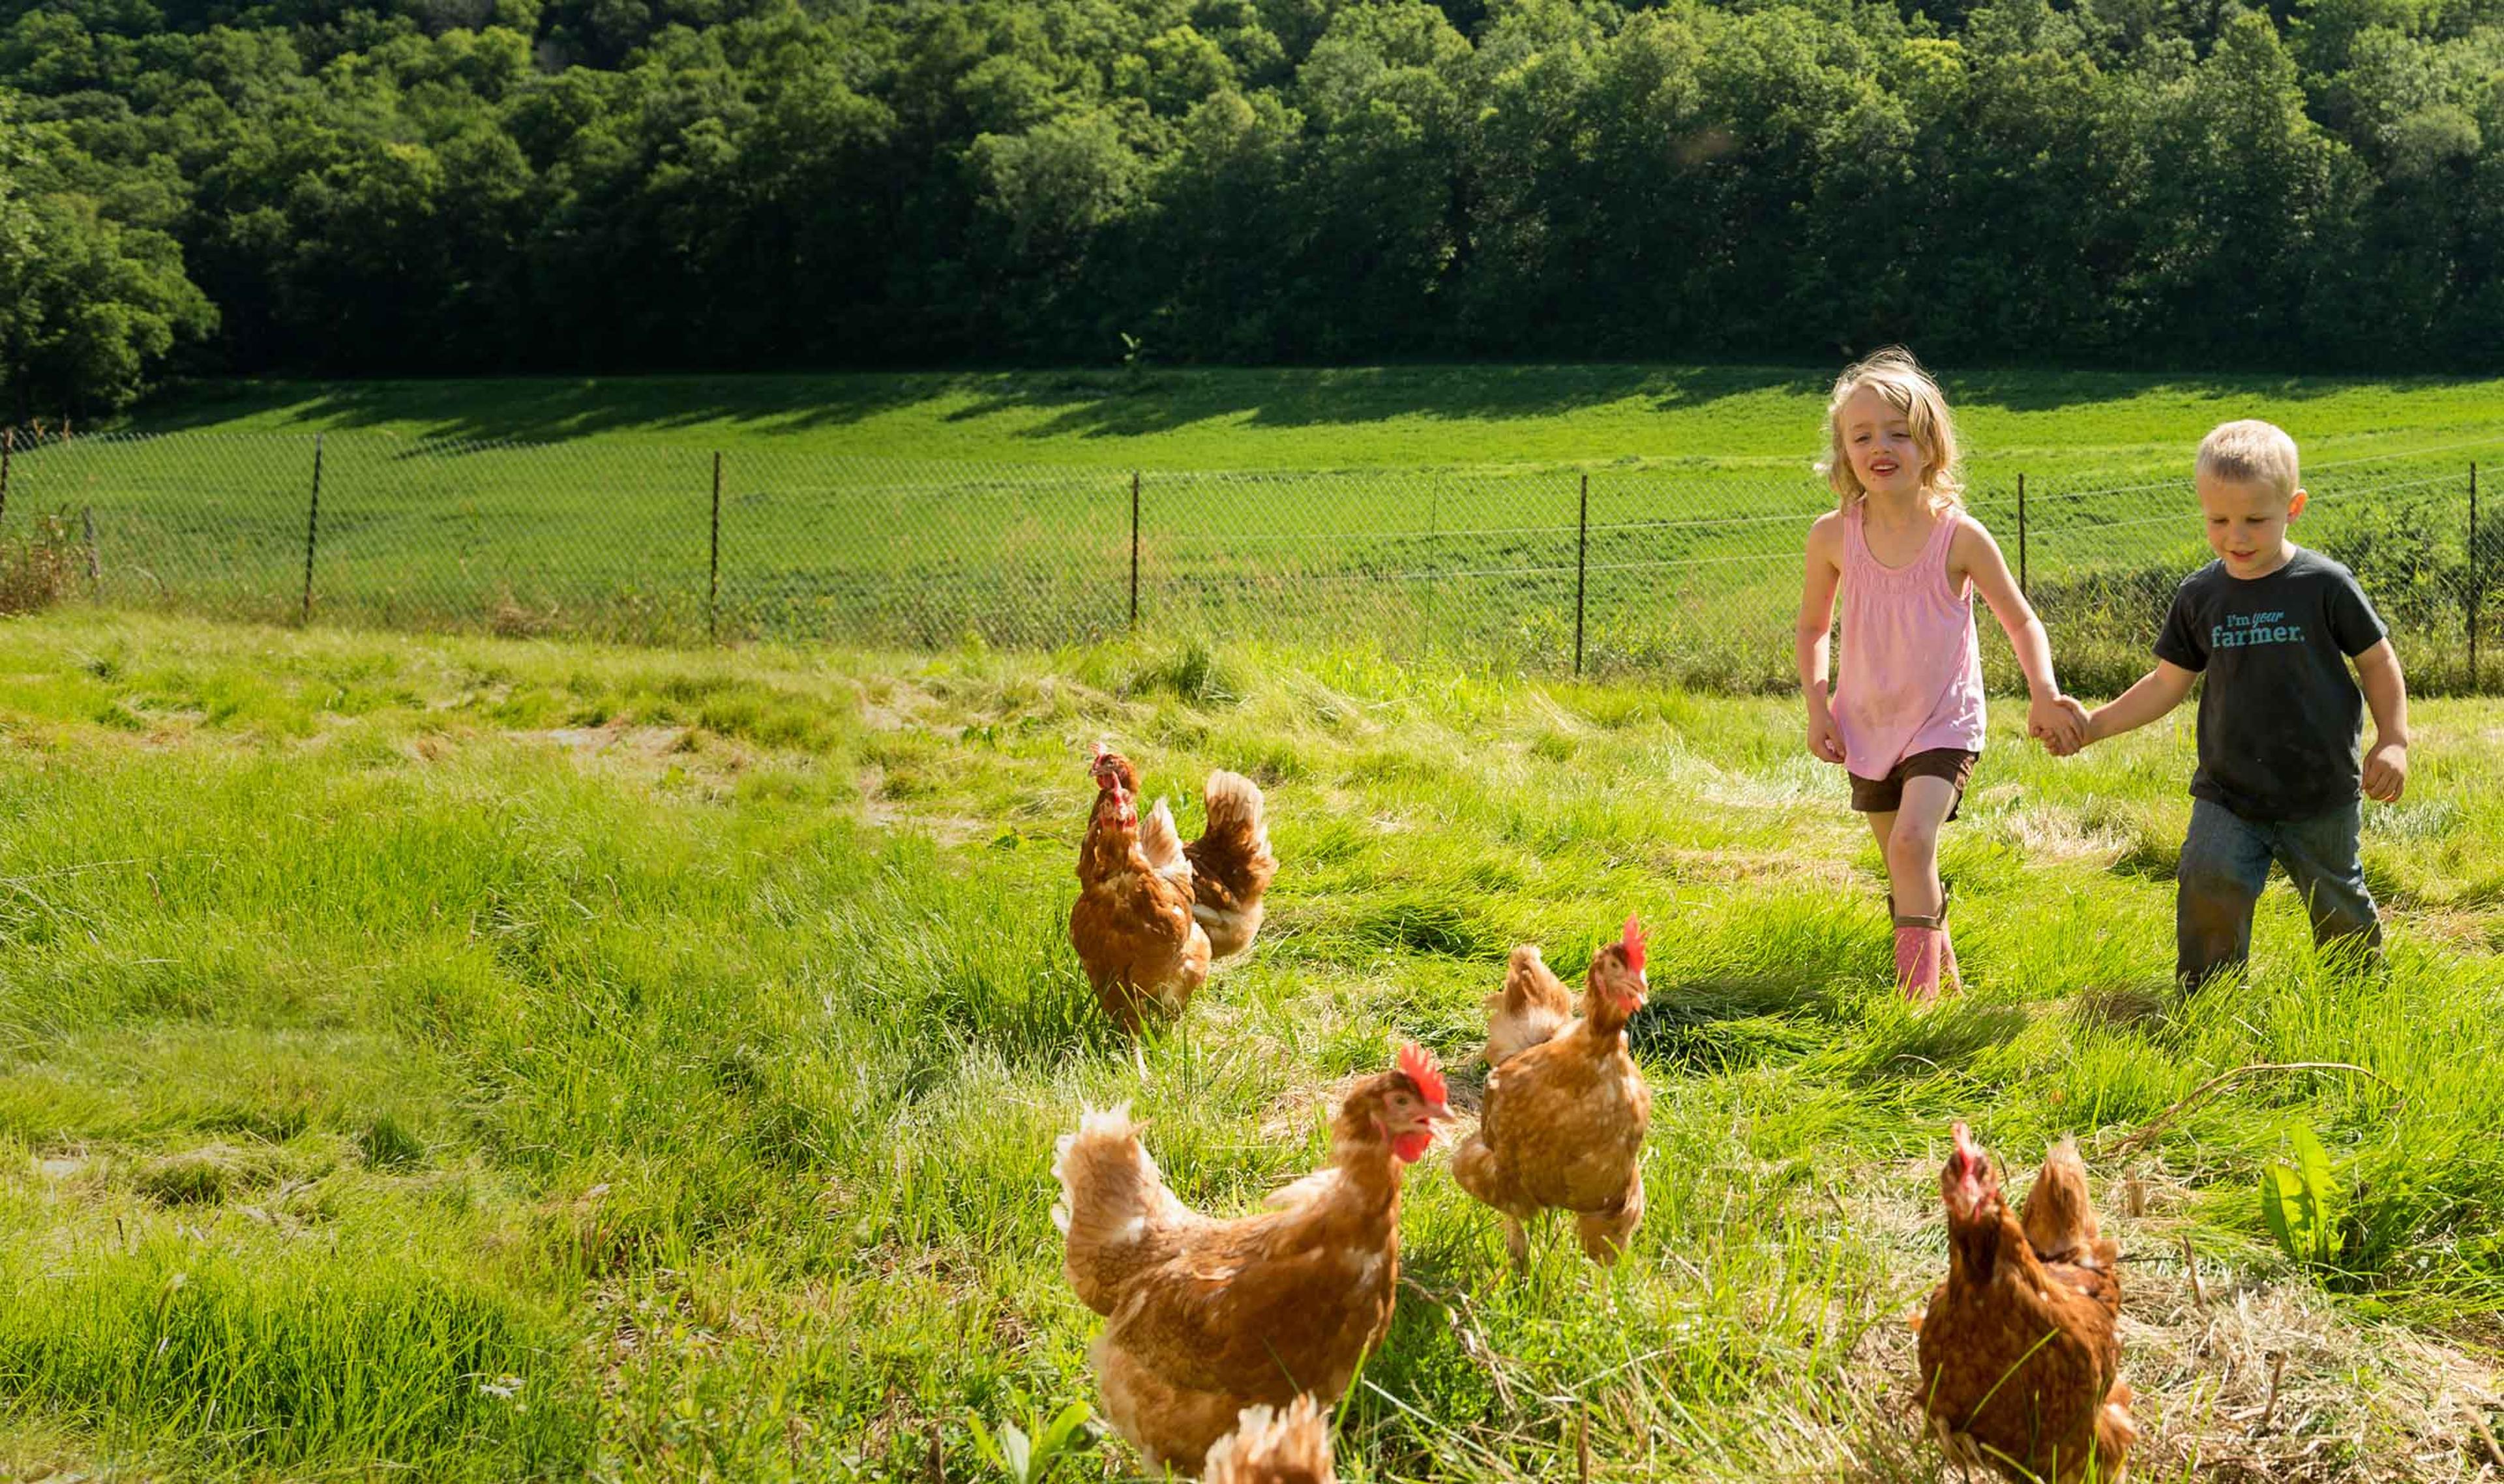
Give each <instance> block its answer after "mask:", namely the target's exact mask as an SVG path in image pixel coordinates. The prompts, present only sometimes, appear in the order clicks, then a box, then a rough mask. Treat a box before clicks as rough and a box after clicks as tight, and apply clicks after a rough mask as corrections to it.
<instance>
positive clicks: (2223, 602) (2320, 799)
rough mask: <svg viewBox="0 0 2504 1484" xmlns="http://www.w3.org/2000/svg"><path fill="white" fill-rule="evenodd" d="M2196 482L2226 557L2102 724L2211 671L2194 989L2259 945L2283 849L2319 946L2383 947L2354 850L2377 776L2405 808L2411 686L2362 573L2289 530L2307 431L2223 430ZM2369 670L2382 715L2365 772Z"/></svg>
mask: <svg viewBox="0 0 2504 1484" xmlns="http://www.w3.org/2000/svg"><path fill="white" fill-rule="evenodd" d="M2197 481H2198V488H2199V494H2200V508H2201V511H2202V513H2203V514H2204V515H2206V517H2207V524H2208V547H2209V549H2210V550H2212V551H2214V552H2216V554H2217V560H2216V561H2214V562H2211V563H2209V564H2208V566H2207V567H2204V568H2202V569H2200V570H2199V571H2197V572H2194V573H2192V574H2191V576H2190V577H2188V578H2186V579H2185V580H2184V581H2183V583H2182V586H2181V587H2180V588H2178V589H2176V590H2175V592H2174V608H2173V611H2172V612H2171V613H2169V614H2168V615H2167V616H2166V620H2165V632H2164V633H2163V634H2162V635H2161V636H2159V637H2158V638H2157V640H2156V668H2155V669H2154V670H2152V671H2149V672H2148V673H2147V674H2146V675H2145V676H2144V677H2142V678H2141V679H2140V680H2139V683H2138V684H2136V685H2134V686H2132V687H2131V688H2130V689H2129V690H2128V691H2126V692H2124V693H2123V694H2122V696H2121V697H2120V699H2118V700H2116V701H2114V702H2112V703H2111V704H2110V705H2107V706H2104V707H2098V708H2097V709H2096V710H2095V711H2094V712H2092V713H2090V714H2089V715H2088V716H2087V718H2086V725H2087V734H2086V737H2087V742H2098V741H2101V740H2102V739H2104V738H2107V737H2115V736H2118V735H2120V734H2121V733H2124V732H2127V731H2130V730H2131V729H2133V728H2135V727H2143V726H2145V725H2147V724H2148V723H2149V722H2151V721H2154V720H2155V719H2156V718H2157V717H2159V716H2162V715H2164V714H2165V713H2166V712H2168V711H2170V710H2172V709H2174V707H2176V706H2178V705H2180V704H2181V701H2182V698H2183V697H2184V696H2185V695H2188V694H2189V693H2190V690H2191V682H2192V680H2193V679H2194V678H2195V677H2197V676H2198V675H2199V674H2200V673H2203V672H2206V673H2207V674H2208V688H2207V689H2206V690H2205V691H2204V692H2202V694H2201V697H2200V768H2199V771H2198V772H2197V773H2195V774H2194V775H2192V778H2191V797H2192V801H2193V802H2192V805H2191V829H2190V833H2189V834H2188V835H2187V836H2186V837H2185V838H2184V839H2183V842H2182V863H2181V866H2180V868H2179V869H2178V871H2177V872H2176V874H2175V881H2176V884H2175V896H2174V948H2175V956H2174V976H2175V978H2176V979H2177V980H2178V981H2179V982H2180V983H2181V984H2183V985H2184V986H2185V987H2189V986H2192V985H2196V984H2199V983H2200V982H2201V981H2203V980H2205V979H2207V978H2208V976H2210V975H2212V974H2215V973H2218V972H2219V971H2221V970H2229V969H2235V968H2239V967H2241V966H2242V964H2243V961H2244V960H2245V959H2246V958H2248V957H2249V956H2250V954H2251V945H2252V908H2253V905H2254V904H2255V903H2257V902H2258V901H2259V900H2260V894H2261V887H2262V886H2263V885H2265V884H2266V883H2267V882H2268V880H2269V868H2270V862H2271V861H2272V860H2276V861H2277V862H2278V864H2279V865H2281V866H2283V867H2285V868H2286V875H2287V880H2289V881H2291V882H2292V883H2293V884H2294V886H2295V889H2296V890H2297V891H2298V892H2299V893H2301V894H2302V895H2303V897H2304V901H2305V906H2306V907H2307V908H2308V909H2310V911H2311V912H2312V915H2313V942H2314V943H2316V944H2320V945H2324V946H2327V945H2330V944H2334V943H2341V944H2351V945H2357V946H2361V947H2362V948H2363V949H2365V950H2366V951H2367V952H2369V953H2370V952H2373V951H2376V950H2378V949H2380V948H2381V947H2382V923H2381V921H2380V920H2379V919H2378V918H2377V916H2376V915H2375V912H2374V898H2373V894H2372V893H2371V892H2369V891H2368V890H2366V888H2365V876H2364V871H2363V869H2362V867H2361V866H2360V864H2359V863H2358V861H2357V856H2356V835H2357V830H2358V827H2359V826H2360V825H2361V823H2362V822H2363V818H2362V816H2363V808H2364V807H2363V805H2361V804H2360V803H2359V802H2358V799H2357V795H2358V793H2359V789H2360V785H2361V791H2362V792H2363V794H2364V795H2365V796H2366V797H2368V798H2372V799H2375V800H2378V801H2380V802H2382V803H2385V804H2387V803H2392V802H2394V801H2396V800H2397V799H2398V798H2399V797H2400V790H2401V789H2402V788H2404V787H2406V786H2407V784H2408V778H2409V702H2408V688H2407V686H2406V684H2405V683H2404V682H2403V681H2402V679H2401V677H2400V661H2399V656H2398V655H2396V654H2394V653H2393V652H2392V650H2391V641H2390V639H2389V638H2387V637H2386V636H2387V634H2388V631H2387V630H2385V629H2384V628H2383V627H2382V619H2381V618H2380V617H2379V616H2378V615H2377V614H2376V613H2375V612H2374V605H2373V604H2371V603H2369V602H2367V601H2366V598H2365V594H2364V592H2363V590H2361V589H2360V588H2358V587H2357V586H2356V578H2355V576H2354V575H2353V574H2352V573H2350V572H2349V571H2348V570H2347V569H2346V568H2344V567H2342V566H2340V565H2339V564H2338V563H2336V562H2333V561H2331V560H2330V559H2329V558H2327V557H2324V556H2321V555H2319V554H2317V553H2314V552H2310V551H2306V550H2305V549H2303V548H2302V547H2300V546H2297V545H2296V544H2295V543H2294V542H2292V541H2290V540H2288V539H2287V534H2286V528H2287V525H2288V523H2289V522H2291V521H2293V520H2294V519H2295V518H2296V517H2297V516H2299V515H2301V514H2303V513H2304V502H2305V493H2304V490H2303V488H2302V487H2301V486H2299V485H2298V484H2297V483H2296V453H2295V440H2294V439H2292V438H2290V437H2288V436H2287V435H2286V434H2285V433H2284V432H2283V431H2279V430H2278V428H2275V427H2273V426H2271V425H2270V424H2268V423H2263V422H2258V421H2245V422H2240V423H2227V424H2224V425H2223V426H2221V427H2219V428H2217V429H2216V430H2215V431H2212V432H2210V433H2209V434H2208V437H2207V438H2206V439H2204V440H2203V441H2202V442H2201V444H2200V460H2199V465H2198V468H2197ZM2348 660H2353V661H2354V662H2355V666H2356V678H2355V679H2353V680H2351V679H2350V678H2348V674H2347V664H2346V663H2345V662H2346V661H2348ZM2359 682H2361V683H2362V685H2363V697H2362V700H2363V704H2364V706H2365V707H2372V709H2373V712H2374V746H2373V749H2372V751H2370V752H2368V753H2366V754H2365V755H2364V757H2363V759H2362V766H2361V767H2360V766H2359V759H2358V756H2357V737H2358V733H2359V731H2360V730H2361V728H2360V725H2359V723H2360V717H2359V715H2358V712H2359V711H2360V710H2361V709H2362V708H2363V707H2360V706H2359V704H2358V702H2359V697H2358V694H2357V687H2358V684H2359ZM2073 704H2074V703H2073Z"/></svg>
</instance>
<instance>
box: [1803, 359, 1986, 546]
mask: <svg viewBox="0 0 2504 1484" xmlns="http://www.w3.org/2000/svg"><path fill="white" fill-rule="evenodd" d="M1863 387H1867V388H1870V389H1871V390H1873V391H1875V392H1876V393H1877V394H1878V395H1879V396H1880V397H1885V398H1886V399H1887V402H1888V404H1889V405H1890V406H1893V407H1894V408H1895V410H1896V411H1898V412H1901V413H1902V414H1904V421H1905V422H1907V423H1909V424H1911V425H1912V429H1913V441H1914V442H1916V443H1919V444H1920V445H1922V453H1923V455H1924V465H1925V466H1924V468H1923V470H1922V493H1923V494H1925V495H1928V496H1929V497H1930V511H1931V513H1932V514H1936V513H1937V512H1939V511H1941V510H1945V509H1947V508H1948V507H1949V506H1951V505H1962V504H1964V503H1965V478H1964V470H1963V469H1962V467H1961V464H1962V460H1963V456H1962V455H1961V454H1960V453H1959V452H1958V450H1957V432H1956V419H1955V418H1954V417H1952V416H1951V415H1949V412H1948V399H1947V397H1946V395H1945V394H1944V393H1942V392H1940V391H1939V384H1938V383H1937V382H1935V381H1932V380H1931V379H1930V372H1928V371H1925V370H1923V369H1922V363H1921V362H1919V361H1916V360H1914V359H1913V353H1912V352H1911V351H1908V350H1906V349H1904V348H1903V347H1902V346H1900V345H1891V346H1889V347H1887V348H1886V349H1885V350H1883V351H1879V352H1878V353H1876V354H1875V355H1871V356H1866V357H1863V358H1862V359H1861V360H1859V361H1856V362H1852V364H1850V365H1848V366H1845V367H1844V368H1843V374H1842V375H1840V376H1837V377H1836V378H1834V391H1833V393H1832V394H1831V395H1829V396H1828V397H1826V457H1825V458H1823V459H1820V460H1818V461H1817V471H1818V472H1819V473H1821V474H1824V475H1825V476H1826V484H1827V486H1828V487H1829V488H1831V489H1832V490H1833V491H1834V499H1835V506H1836V508H1838V509H1844V510H1848V509H1850V508H1852V505H1853V503H1854V502H1855V501H1856V500H1861V499H1862V498H1863V497H1865V496H1866V495H1867V494H1868V493H1869V492H1868V491H1867V490H1865V489H1863V488H1861V476H1860V475H1858V474H1856V473H1854V472H1853V471H1852V455H1851V453H1850V452H1849V451H1848V450H1846V449H1845V448H1844V446H1843V404H1844V403H1845V402H1847V401H1850V400H1851V399H1852V396H1853V394H1854V393H1856V392H1859V391H1860V390H1861V388H1863Z"/></svg>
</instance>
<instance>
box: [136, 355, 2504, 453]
mask: <svg viewBox="0 0 2504 1484" xmlns="http://www.w3.org/2000/svg"><path fill="white" fill-rule="evenodd" d="M1916 349H1918V347H1916ZM1840 369H1841V363H1840V362H1837V363H1835V364H1833V365H1819V366H1693V365H1606V364H1600V365H1573V364H1564V365H1398V366H1359V367H1339V368H1322V367H1313V368H1297V367H1277V368H1268V369H1242V368H1186V367H1174V368H1161V369H1158V370H1155V371H1153V372H1151V373H1149V374H1148V375H1146V376H1144V377H1134V376H1130V375H1127V374H1124V373H1122V372H1120V371H1105V370H1095V369H1088V368H1081V367H1072V368H1066V369H1058V370H1028V371H984V372H933V373H923V374H899V375H882V374H868V373H857V374H838V375H822V376H791V375H759V376H675V377H673V376H653V377H600V378H564V377H551V378H508V379H496V378H478V379H470V380H460V381H364V382H257V383H226V384H210V385H205V386H201V387H198V388H194V389H191V390H190V391H188V392H186V393H183V394H180V395H177V396H174V397H167V398H163V399H160V401H158V402H157V403H156V404H155V405H152V406H150V407H146V408H143V409H142V410H141V412H140V413H139V415H138V416H137V417H136V418H135V419H133V426H135V427H138V428H141V429H144V430H151V431H219V432H237V433H245V432H315V431H388V432H392V433H395V434H399V435H400V436H403V437H409V438H427V437H450V438H462V439H519V440H522V441H527V442H550V441H572V440H582V439H589V440H615V441H622V442H640V443H646V444H656V443H677V444H685V445H688V446H690V447H698V448H707V449H711V448H722V449H727V450H731V451H734V452H736V451H738V450H742V449H748V448H759V449H761V448H769V447H770V448H775V449H785V450H791V451H799V452H810V453H816V454H819V455H825V456H843V457H847V458H863V459H894V460H907V461H926V460H946V461H964V462H970V463H981V464H1004V465H1032V464H1042V465H1061V466H1072V467H1076V468H1102V469H1120V470H1128V469H1132V468H1145V469H1167V470H1195V469H1277V468H1348V467H1368V466H1393V467H1448V466H1485V465H1513V464H1590V465H1599V464H1609V463H1615V462H1617V461H1621V460H1633V461H1693V462H1700V463H1704V464H1714V463H1721V464H1726V465H1730V466H1760V467H1772V468H1780V469H1785V470H1793V469H1798V468H1802V467H1804V466H1805V465H1806V464H1807V462H1808V461H1809V460H1810V459H1811V458H1813V457H1814V456H1815V455H1816V453H1817V451H1818V443H1819V437H1820V431H1821V429H1822V426H1823V422H1824V418H1825V415H1826V389H1827V388H1828V387H1829V386H1830V385H1831V384H1832V382H1833V379H1834V374H1835V372H1836V371H1838V370H1840ZM1934 369H1936V370H1937V371H1938V372H1939V373H1940V374H1941V376H1942V378H1943V380H1944V382H1945V384H1946V388H1947V391H1948V395H1949V398H1950V400H1951V402H1952V403H1953V404H1954V406H1955V408H1956V410H1957V414H1958V416H1959V418H1960V420H1961V421H1962V423H1963V426H1964V430H1965V435H1966V439H1967V445H1968V449H1969V452H1970V454H1971V456H1972V459H1973V469H1974V472H1975V474H1976V475H1977V476H1978V477H1979V478H1981V479H1983V480H1985V481H1986V482H1989V483H1993V484H2004V483H2007V482H2008V481H2009V480H2010V479H2012V478H2013V477H2014V475H2015V474H2016V473H2017V472H2018V471H2019V470H2021V469H2023V470H2026V471H2029V472H2031V473H2032V474H2033V475H2034V477H2035V478H2037V479H2048V478H2054V477H2061V476H2069V475H2072V474H2075V473H2078V472H2079V471H2081V470H2086V469H2107V470H2109V469H2118V468H2123V467H2137V466H2151V465H2156V466H2166V467H2167V468H2168V469H2174V468H2179V469H2181V470H2187V469H2188V466H2189V461H2190V453H2191V450H2192V449H2193V448H2194V447H2195V446H2197V444H2198V442H2199V440H2200V437H2201V435H2202V434H2204V433H2206V432H2207V431H2208V430H2209V429H2210V428H2211V427H2214V426H2215V425H2216V424H2218V423H2220V422H2223V421H2225V420H2227V419H2229V418H2235V417H2264V418H2269V419H2272V420H2273V421H2276V422H2278V423H2280V424H2282V425H2284V426H2285V427H2287V428H2288V429H2289V430H2290V431H2293V432H2294V433H2295V435H2296V437H2297V438H2298V439H2299V440H2300V441H2302V443H2303V444H2304V446H2305V448H2306V451H2307V453H2308V456H2309V457H2311V458H2313V459H2315V460H2327V459H2336V458H2340V457H2350V456H2354V455H2359V454H2369V453H2388V452H2391V451H2393V450H2396V449H2403V448H2413V447H2422V446H2427V445H2432V444H2440V443H2446V442H2451V441H2456V440H2457V439H2458V438H2460V437H2463V436H2484V437H2487V438H2488V439H2490V440H2491V439H2492V436H2493V433H2494V425H2495V406H2496V402H2497V398H2498V397H2499V395H2504V393H2499V384H2498V383H2496V382H2493V381H2477V380H2464V379H2446V378H2437V377H2424V378H2400V379H2377V380H2363V379H2351V378H2338V377H2287V376H2274V375H2245V374H2235V373H2220V374H2215V375H2178V374H2165V375H2154V374H2138V373H2130V372H2111V371H2061V370H2029V369H2022V368H2019V369H2006V368H1986V367H1973V366H1957V365H1941V366H1938V367H1935V368H1934ZM2186 477H2187V473H2186Z"/></svg>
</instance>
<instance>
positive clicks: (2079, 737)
mask: <svg viewBox="0 0 2504 1484" xmlns="http://www.w3.org/2000/svg"><path fill="white" fill-rule="evenodd" d="M2026 735H2027V736H2029V737H2032V738H2034V740H2035V741H2037V742H2041V743H2042V744H2043V747H2044V750H2046V751H2048V752H2050V753H2051V754H2052V755H2053V756H2054V757H2069V756H2070V755H2072V754H2074V753H2075V752H2076V751H2077V750H2078V749H2079V748H2081V747H2084V746H2085V745H2086V744H2087V743H2088V742H2093V741H2094V740H2095V739H2094V738H2093V737H2091V736H2089V735H2088V732H2087V708H2086V707H2084V706H2081V705H2079V704H2078V701H2077V698H2075V697H2073V696H2037V697H2035V698H2034V704H2033V705H2032V706H2030V707H2027V710H2026Z"/></svg>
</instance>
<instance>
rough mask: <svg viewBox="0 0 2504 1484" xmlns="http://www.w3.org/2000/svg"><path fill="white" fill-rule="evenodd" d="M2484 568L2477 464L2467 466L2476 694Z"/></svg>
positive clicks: (2472, 677)
mask: <svg viewBox="0 0 2504 1484" xmlns="http://www.w3.org/2000/svg"><path fill="white" fill-rule="evenodd" d="M2486 587H2487V573H2486V569H2484V568H2482V567H2480V566H2479V563H2478V464H2477V462H2476V461H2475V460H2472V461H2471V462H2470V466H2469V693H2470V694H2471V695H2473V696H2475V695H2477V694H2478V610H2479V609H2480V608H2481V607H2483V606H2485V600H2486V597H2487V592H2486Z"/></svg>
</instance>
